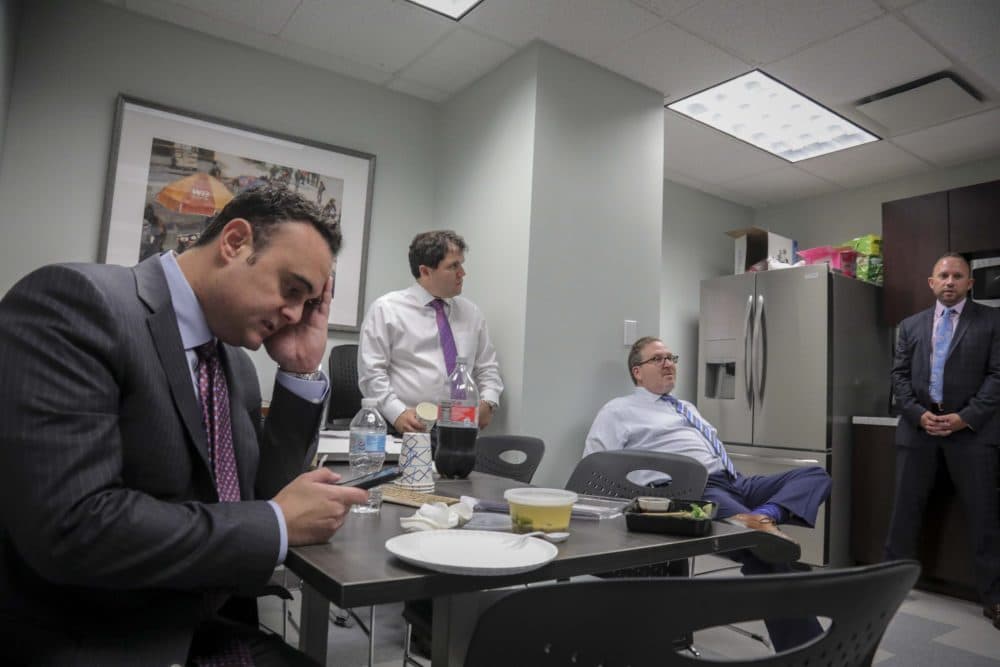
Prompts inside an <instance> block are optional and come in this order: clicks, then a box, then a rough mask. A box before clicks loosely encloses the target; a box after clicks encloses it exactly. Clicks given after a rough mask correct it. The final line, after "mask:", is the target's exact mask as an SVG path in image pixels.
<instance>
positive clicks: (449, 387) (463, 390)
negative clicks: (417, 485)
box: [434, 357, 479, 478]
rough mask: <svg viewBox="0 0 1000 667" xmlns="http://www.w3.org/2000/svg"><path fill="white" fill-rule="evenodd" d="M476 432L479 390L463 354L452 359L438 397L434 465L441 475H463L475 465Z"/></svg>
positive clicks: (477, 431) (477, 432)
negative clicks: (452, 364)
mask: <svg viewBox="0 0 1000 667" xmlns="http://www.w3.org/2000/svg"><path fill="white" fill-rule="evenodd" d="M478 435H479V389H478V388H477V387H476V383H475V382H474V381H473V380H472V376H471V375H469V367H468V364H467V362H466V360H465V357H458V358H457V359H456V360H455V370H453V371H452V372H451V375H449V376H448V379H447V380H446V381H445V383H444V386H443V387H442V388H441V395H440V398H439V399H438V419H437V438H438V442H437V451H436V452H435V454H434V465H435V466H436V467H437V471H438V473H439V474H440V475H442V476H443V477H458V478H463V477H467V476H468V474H469V473H470V472H472V468H473V467H475V465H476V437H477V436H478Z"/></svg>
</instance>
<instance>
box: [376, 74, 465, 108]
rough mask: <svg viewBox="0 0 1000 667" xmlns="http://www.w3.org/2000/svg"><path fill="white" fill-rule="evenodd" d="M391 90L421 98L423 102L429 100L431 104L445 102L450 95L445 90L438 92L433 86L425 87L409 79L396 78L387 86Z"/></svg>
mask: <svg viewBox="0 0 1000 667" xmlns="http://www.w3.org/2000/svg"><path fill="white" fill-rule="evenodd" d="M386 87H387V88H389V89H390V90H395V91H397V92H400V93H406V94H407V95H412V96H413V97H419V98H420V99H423V100H428V101H430V102H435V103H436V102H443V101H444V100H446V99H447V98H448V96H449V94H450V93H446V92H445V91H443V90H437V89H436V88H432V87H431V86H425V85H424V84H422V83H420V82H418V81H409V80H407V79H402V78H396V79H393V80H392V81H390V82H389V83H388V85H387V86H386Z"/></svg>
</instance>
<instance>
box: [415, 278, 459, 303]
mask: <svg viewBox="0 0 1000 667" xmlns="http://www.w3.org/2000/svg"><path fill="white" fill-rule="evenodd" d="M410 293H411V294H413V295H414V296H415V297H416V299H417V301H418V302H419V303H421V304H423V305H425V306H426V305H427V304H429V303H430V302H431V301H433V300H434V299H437V298H439V297H436V296H434V295H433V294H431V293H430V292H428V291H427V289H426V288H425V287H424V286H423V285H421V284H420V283H413V287H411V288H410ZM440 298H441V300H442V301H444V302H445V303H446V304H447V305H448V307H449V308H450V307H451V301H452V300H451V299H445V298H443V297H440Z"/></svg>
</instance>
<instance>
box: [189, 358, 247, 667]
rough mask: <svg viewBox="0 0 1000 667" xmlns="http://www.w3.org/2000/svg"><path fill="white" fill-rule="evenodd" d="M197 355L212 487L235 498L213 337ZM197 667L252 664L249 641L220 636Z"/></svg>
mask: <svg viewBox="0 0 1000 667" xmlns="http://www.w3.org/2000/svg"><path fill="white" fill-rule="evenodd" d="M195 353H196V354H197V355H198V373H197V375H198V397H199V399H200V401H201V418H202V420H203V421H204V423H205V434H206V435H207V436H208V460H209V461H211V463H212V472H213V474H214V475H215V489H216V491H217V492H218V494H219V500H220V501H221V502H238V501H239V499H240V479H239V476H238V475H237V474H236V452H235V451H234V450H233V428H232V423H231V421H230V415H229V387H228V385H226V375H225V373H223V372H222V363H221V362H220V361H219V347H218V345H217V344H216V342H215V340H214V339H213V340H212V341H210V342H208V343H205V344H204V345H200V346H198V347H197V348H195ZM193 660H194V663H195V664H196V665H198V667H253V664H254V663H253V656H252V655H251V653H250V647H249V645H248V644H247V643H246V642H245V641H243V640H242V639H239V638H235V637H220V638H219V639H218V643H217V644H216V645H215V646H213V647H211V648H210V649H208V651H207V652H206V653H205V654H202V655H198V656H194V657H193Z"/></svg>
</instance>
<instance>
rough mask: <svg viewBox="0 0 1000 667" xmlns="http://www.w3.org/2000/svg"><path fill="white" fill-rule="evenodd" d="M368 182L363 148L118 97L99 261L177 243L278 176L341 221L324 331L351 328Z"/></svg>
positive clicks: (356, 318)
mask: <svg viewBox="0 0 1000 667" xmlns="http://www.w3.org/2000/svg"><path fill="white" fill-rule="evenodd" d="M374 180H375V156H374V155H372V154H370V153H365V152H362V151H357V150H353V149H350V148H343V147H341V146H334V145H330V144H324V143H321V142H317V141H312V140H309V139H303V138H301V137H294V136H290V135H286V134H281V133H278V132H271V131H268V130H262V129H260V128H255V127H250V126H247V125H242V124H239V123H233V122H231V121H227V120H223V119H220V118H215V117H212V116H208V115H204V114H198V113H193V112H190V111H185V110H182V109H177V108H173V107H169V106H166V105H162V104H158V103H155V102H150V101H148V100H141V99H138V98H135V97H130V96H128V95H119V96H118V100H117V106H116V110H115V120H114V131H113V133H112V139H111V157H110V159H109V161H108V174H107V185H106V187H105V193H104V214H103V220H102V226H101V242H100V252H99V261H101V262H106V263H112V264H123V265H126V266H131V265H133V264H136V263H137V262H139V261H141V260H142V259H144V258H146V257H148V256H150V255H152V254H158V253H159V252H162V251H164V250H178V251H182V250H183V249H184V248H185V247H187V246H189V245H190V244H191V243H193V241H194V240H195V239H196V238H197V236H198V234H199V233H200V232H201V230H202V229H203V228H204V226H205V225H206V224H207V222H208V221H209V220H210V219H211V218H212V216H214V215H215V214H216V213H218V212H219V210H221V208H222V207H223V206H224V205H225V203H226V202H228V201H229V199H231V198H232V197H233V196H234V195H235V194H237V193H238V192H239V191H242V190H243V189H245V188H247V187H251V186H253V185H255V184H257V183H260V182H264V181H269V182H272V183H273V182H278V183H282V184H284V185H286V186H287V187H289V188H292V189H294V190H295V191H297V192H300V193H302V194H303V195H305V196H306V197H307V198H309V199H311V200H312V201H314V202H316V203H317V205H319V206H320V208H321V209H322V210H323V211H324V212H325V213H326V214H327V215H329V216H330V217H332V218H334V219H336V220H339V222H340V229H341V232H342V234H343V237H344V241H343V245H342V247H341V250H340V253H339V255H338V256H337V259H336V262H335V267H334V293H333V301H332V303H331V304H330V318H329V323H328V329H329V330H332V331H347V332H358V331H359V330H360V327H361V319H362V315H363V310H364V288H365V274H366V269H367V265H368V240H369V229H370V223H371V209H372V197H373V187H374Z"/></svg>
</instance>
